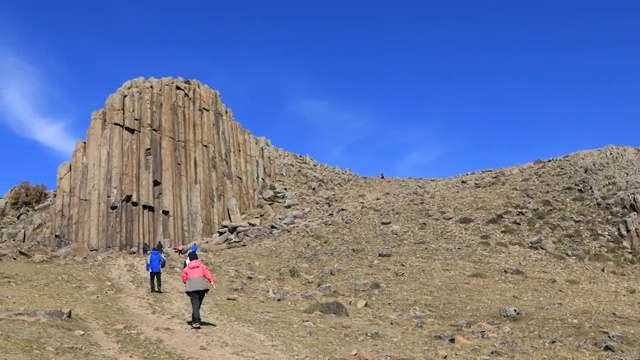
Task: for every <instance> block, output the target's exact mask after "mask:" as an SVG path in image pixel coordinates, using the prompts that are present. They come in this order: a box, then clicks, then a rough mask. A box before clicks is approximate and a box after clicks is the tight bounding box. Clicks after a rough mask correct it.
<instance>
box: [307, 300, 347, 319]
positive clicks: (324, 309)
mask: <svg viewBox="0 0 640 360" xmlns="http://www.w3.org/2000/svg"><path fill="white" fill-rule="evenodd" d="M304 312H305V313H307V314H311V313H315V312H319V313H321V314H324V315H335V316H349V311H348V310H347V307H346V306H344V304H343V303H341V302H340V301H328V302H321V303H315V304H312V305H311V306H309V307H307V308H306V309H305V311H304Z"/></svg>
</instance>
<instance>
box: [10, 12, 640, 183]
mask: <svg viewBox="0 0 640 360" xmlns="http://www.w3.org/2000/svg"><path fill="white" fill-rule="evenodd" d="M638 19H640V2H638V1H635V0H630V1H615V0H612V1H572V0H571V1H570V0H563V1H524V0H523V1H512V0H509V1H507V0H505V1H477V0H473V1H472V0H467V1H465V0H459V1H447V2H445V1H424V2H418V1H403V0H397V1H391V2H382V1H367V2H365V1H333V0H323V1H315V0H307V1H258V0H253V1H248V0H247V1H242V0H236V1H219V2H218V1H216V2H214V1H190V2H186V1H185V2H177V1H164V0H154V1H136V0H128V1H125V0H111V1H100V2H93V1H85V2H76V1H43V0H41V1H34V0H6V1H2V2H0V85H1V87H0V162H1V163H2V165H3V170H2V172H1V173H2V175H1V176H0V193H4V192H5V191H6V190H8V189H9V188H10V187H11V186H12V185H14V184H16V183H18V182H20V181H22V180H29V181H32V182H37V183H45V184H47V185H48V186H49V187H54V186H55V179H56V171H57V167H58V165H59V164H60V163H61V162H62V161H65V160H67V159H69V158H70V154H71V148H72V147H73V145H74V143H75V141H76V140H78V139H82V138H84V137H85V134H86V130H87V128H88V122H89V118H90V114H91V112H92V111H93V110H96V109H99V108H101V107H102V106H103V105H104V101H105V99H106V97H107V96H108V95H109V94H110V93H112V92H113V91H115V90H116V89H117V88H118V87H119V86H120V85H121V84H122V83H124V82H125V81H126V80H128V79H131V78H134V77H138V76H145V77H149V76H155V77H162V76H183V77H186V78H196V79H199V80H201V81H203V82H205V83H207V84H209V85H210V86H211V87H213V88H216V89H219V90H220V91H221V92H222V96H223V101H224V102H225V103H226V104H227V105H228V106H229V107H231V108H233V110H234V113H235V114H236V117H237V119H238V121H240V122H241V123H242V124H243V126H244V127H246V128H248V129H249V130H251V131H252V132H253V133H254V134H256V135H260V136H266V137H268V138H270V139H272V142H273V143H274V144H275V145H277V146H279V147H282V148H285V149H287V150H290V151H293V152H297V153H307V154H310V155H311V156H312V157H313V158H315V159H317V160H319V161H322V162H326V163H329V164H332V165H338V166H340V167H341V168H350V169H351V170H352V171H354V172H355V173H358V174H362V175H377V174H379V173H380V172H385V174H387V175H388V176H403V177H404V176H415V177H445V176H452V175H455V174H458V173H462V172H468V171H475V170H480V169H484V168H497V167H503V166H510V165H516V164H520V163H524V162H529V161H533V160H535V159H537V158H548V157H553V156H557V155H564V154H567V153H570V152H574V151H577V150H581V149H589V148H597V147H602V146H604V145H607V144H619V145H632V146H638V145H639V143H640V136H638V134H639V133H640V131H639V130H640V121H638V120H640V66H638V64H639V63H640V26H638Z"/></svg>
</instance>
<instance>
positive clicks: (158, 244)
mask: <svg viewBox="0 0 640 360" xmlns="http://www.w3.org/2000/svg"><path fill="white" fill-rule="evenodd" d="M156 249H158V251H160V252H161V253H164V251H162V249H164V245H162V242H161V241H159V240H158V243H157V244H156Z"/></svg>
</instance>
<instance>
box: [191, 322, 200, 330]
mask: <svg viewBox="0 0 640 360" xmlns="http://www.w3.org/2000/svg"><path fill="white" fill-rule="evenodd" d="M191 327H192V328H194V329H200V323H193V324H191Z"/></svg>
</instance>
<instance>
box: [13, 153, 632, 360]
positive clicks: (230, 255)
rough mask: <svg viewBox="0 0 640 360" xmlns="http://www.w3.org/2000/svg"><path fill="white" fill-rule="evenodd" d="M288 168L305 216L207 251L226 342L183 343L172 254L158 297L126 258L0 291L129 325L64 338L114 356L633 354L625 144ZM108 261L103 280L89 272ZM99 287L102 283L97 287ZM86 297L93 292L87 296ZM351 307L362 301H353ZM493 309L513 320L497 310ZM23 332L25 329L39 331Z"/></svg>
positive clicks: (287, 180)
mask: <svg viewBox="0 0 640 360" xmlns="http://www.w3.org/2000/svg"><path fill="white" fill-rule="evenodd" d="M289 165H290V166H289V167H288V168H287V169H286V171H285V175H284V176H283V177H282V178H280V179H276V180H277V182H278V183H279V184H282V185H283V186H286V187H287V188H289V189H290V193H291V197H293V198H295V199H296V200H298V202H299V205H297V206H296V207H294V209H293V210H302V209H307V210H308V212H306V215H305V216H304V218H303V219H302V220H300V221H299V222H298V223H297V224H296V225H295V226H293V227H292V228H291V231H289V232H286V231H285V232H281V233H279V234H274V235H270V236H266V237H265V238H262V239H256V240H255V241H254V242H253V243H252V244H251V245H250V246H247V247H244V248H237V249H232V250H225V251H221V252H217V253H208V254H205V255H204V256H203V258H204V259H205V261H206V262H207V263H209V264H210V265H211V267H212V270H213V271H214V274H215V275H216V276H217V278H218V280H219V284H218V289H217V290H216V291H214V292H212V293H211V295H210V296H209V297H208V298H207V300H205V313H206V315H207V316H210V317H211V318H212V319H214V320H215V322H216V323H217V324H218V327H216V328H215V330H214V331H215V334H216V335H215V337H216V341H217V340H219V339H222V341H218V342H217V343H211V341H212V340H211V338H210V337H209V336H207V335H198V336H199V337H196V338H193V339H192V338H191V337H190V336H192V335H188V334H189V333H187V332H186V331H188V330H185V329H183V328H182V327H183V326H184V325H183V322H184V321H185V320H186V319H187V318H188V314H189V308H188V302H187V299H186V297H185V296H184V294H182V293H181V291H182V290H181V286H182V285H181V283H180V281H179V277H178V274H179V269H174V268H173V266H175V265H177V264H179V261H176V262H175V263H173V261H174V260H170V266H169V267H168V268H167V271H166V276H165V284H166V286H167V289H168V290H169V292H168V293H167V294H163V297H152V296H150V295H149V294H148V293H147V292H146V287H147V279H146V276H145V274H144V271H143V270H142V266H143V260H141V259H139V258H137V259H135V260H134V258H126V259H117V260H105V262H103V263H99V264H93V265H86V264H82V263H71V264H69V265H66V267H51V268H46V266H49V265H41V266H44V267H43V268H37V267H35V268H34V269H40V270H37V271H45V270H46V271H45V272H43V273H42V274H45V273H46V274H48V272H49V271H50V272H51V274H57V275H50V277H43V279H49V280H36V279H37V276H35V275H34V274H32V275H29V276H32V278H30V279H31V280H30V281H40V282H41V283H45V282H46V283H47V284H52V285H53V286H50V287H48V288H42V287H33V286H29V285H27V284H28V282H25V284H22V283H20V284H16V285H11V286H9V285H6V286H5V285H2V286H4V287H3V288H1V289H2V294H4V293H7V291H14V293H15V294H17V295H19V296H20V298H21V299H23V300H21V301H23V302H24V303H25V304H29V305H31V306H45V305H46V304H45V303H40V302H41V301H45V300H43V298H44V297H45V294H54V295H53V296H52V297H53V298H56V299H57V300H56V301H55V303H56V304H60V303H61V302H62V303H74V304H76V305H75V306H76V307H78V309H79V310H78V311H79V313H80V319H79V320H78V322H77V323H70V324H77V325H74V326H77V327H78V329H83V328H82V326H85V328H87V329H89V330H87V332H88V334H90V335H91V332H92V331H94V332H95V330H91V329H95V327H94V328H90V327H89V325H90V324H102V325H100V327H99V328H101V329H112V327H113V326H115V325H117V324H119V323H121V324H127V327H126V329H134V328H135V329H137V330H133V331H138V333H137V334H138V335H136V336H129V335H128V336H122V334H121V333H122V331H120V333H118V332H112V331H111V330H105V332H104V334H103V336H98V337H94V338H93V339H94V342H95V343H91V342H90V341H89V340H85V338H81V339H80V338H73V337H71V338H72V339H75V340H78V341H88V342H87V343H86V348H88V349H101V351H102V353H105V351H106V350H105V348H104V347H99V346H103V344H104V343H105V342H108V341H112V342H115V343H116V344H117V346H116V350H117V352H119V353H120V354H121V353H131V354H135V355H137V356H139V357H140V358H151V355H149V354H151V351H152V349H167V350H173V351H175V352H180V349H181V343H182V342H184V341H197V342H199V343H202V344H205V345H203V347H204V348H205V350H202V353H199V352H198V350H197V349H196V350H193V352H192V353H190V354H189V356H190V357H191V356H200V355H198V354H202V355H205V354H216V356H217V358H220V359H226V358H229V359H236V358H239V357H234V356H239V355H237V353H238V352H240V353H243V356H245V357H249V358H254V359H281V358H295V359H326V358H330V359H331V358H343V359H344V358H348V356H349V354H350V353H352V351H353V350H354V349H357V350H362V349H371V350H373V351H375V352H377V353H386V354H396V355H397V356H398V358H405V359H424V358H429V359H430V358H443V357H444V356H445V355H446V356H447V358H449V359H450V358H453V359H479V358H487V357H489V358H493V357H500V356H502V357H503V358H509V359H542V358H549V359H616V358H617V359H634V357H633V354H634V351H636V352H637V351H638V350H637V349H640V337H639V336H638V334H637V332H638V329H640V307H638V305H639V304H640V294H638V292H637V290H638V289H637V288H638V284H637V278H638V276H639V275H640V269H639V268H638V265H637V264H636V263H637V259H638V249H634V247H633V246H631V244H629V242H628V241H627V240H626V239H624V238H622V237H621V236H620V234H619V232H618V229H619V224H620V222H621V220H622V219H623V218H624V217H626V216H627V215H628V214H629V213H630V211H632V209H631V208H630V207H629V205H628V204H625V201H624V199H625V198H627V197H628V196H629V195H633V194H638V193H640V178H639V177H638V176H637V175H636V174H638V173H640V151H639V150H638V149H631V148H612V147H608V148H604V149H600V150H597V151H593V152H581V153H577V154H573V155H571V156H567V157H564V158H560V159H555V160H553V161H536V163H535V164H534V163H531V164H527V165H524V166H521V167H514V168H509V169H500V170H495V171H489V170H488V171H483V172H478V173H474V174H466V175H463V176H459V177H456V178H452V179H439V180H416V179H389V178H387V179H375V178H359V177H356V176H353V175H349V174H347V173H342V172H336V171H331V170H328V169H327V168H326V167H320V166H317V165H315V164H313V163H310V162H307V161H304V160H302V159H300V160H299V161H298V162H292V163H291V164H289ZM274 209H275V211H276V212H278V213H282V212H286V211H291V209H284V208H282V207H279V206H278V205H275V206H274ZM535 239H538V240H535ZM534 240H535V241H534ZM2 266H3V269H6V268H5V267H4V266H5V265H2ZM33 266H34V265H29V266H26V265H25V266H24V271H25V272H26V273H28V272H29V271H36V270H33V269H32V268H31V267H33ZM92 266H93V267H92ZM43 269H44V270H43ZM105 269H109V271H106V272H109V274H100V273H97V271H104V270H105ZM7 271H8V270H7ZM14 271H15V270H14ZM20 271H23V270H20ZM72 273H79V274H83V275H81V276H80V278H79V279H74V278H73V277H72V276H71V275H70V274H72ZM107 275H109V279H111V280H105V279H104V278H103V277H104V276H107ZM42 276H44V275H42ZM65 276H66V277H65ZM84 276H90V278H83V277H84ZM105 281H111V282H113V284H115V285H109V286H106V285H100V284H105ZM74 284H75V285H74ZM87 284H94V285H92V286H93V287H90V286H89V285H87ZM96 284H97V285H96ZM78 289H80V290H83V291H82V292H77V291H75V290H78ZM109 289H112V291H114V292H115V293H113V294H111V295H110V294H109V293H108V291H110V290H109ZM270 290H271V291H270ZM74 291H75V292H74ZM105 291H107V293H105ZM270 293H271V294H275V293H284V298H283V299H281V301H277V300H276V299H275V298H273V297H272V296H270ZM37 294H39V295H37ZM94 294H95V295H98V294H101V295H102V296H103V297H102V298H101V299H102V300H101V301H100V302H99V303H98V304H94V302H95V300H92V298H91V297H92V296H94ZM32 295H33V296H32ZM228 295H236V296H237V298H236V297H235V296H228ZM227 298H229V299H234V300H227ZM330 300H338V301H341V302H343V303H344V304H345V305H346V306H347V309H348V312H349V316H348V317H336V316H327V315H319V314H309V313H307V312H305V309H307V308H308V307H309V306H310V305H312V304H314V302H316V301H330ZM361 300H366V306H364V307H358V306H356V305H357V304H358V302H360V304H361V305H362V302H361ZM46 301H51V299H47V300H46ZM100 304H102V305H100ZM503 307H516V308H518V309H519V310H520V311H521V312H522V315H521V316H520V317H519V318H518V319H507V318H504V317H503V316H502V315H501V314H500V309H501V308H503ZM74 321H75V320H74ZM83 324H85V325H83ZM87 324H88V325H87ZM137 324H142V325H140V326H139V327H137V328H136V327H130V326H133V325H137ZM34 326H35V325H34ZM40 326H41V325H37V327H38V328H40ZM42 326H44V325H42ZM46 326H54V325H46ZM55 326H63V325H55ZM64 326H67V327H69V326H71V325H68V324H67V325H64ZM28 329H29V328H28V327H27V328H25V330H24V331H21V332H20V333H22V332H24V334H27V335H20V336H21V338H25V337H29V336H31V337H34V338H35V336H34V335H28V334H29V331H31V330H28ZM52 329H53V328H52ZM56 329H57V328H56ZM62 329H63V330H56V331H59V332H60V333H61V334H64V333H65V331H66V333H67V335H68V332H69V331H72V330H74V329H75V328H68V329H67V330H64V329H65V328H62ZM163 329H164V330H163ZM604 330H606V331H610V332H614V333H619V334H622V335H624V337H623V338H622V339H620V337H619V336H618V339H617V342H616V344H615V346H614V348H613V349H611V350H615V352H611V351H605V350H603V349H601V348H599V347H598V346H596V344H597V342H598V341H599V340H601V339H602V338H603V336H605V333H604V332H603V331H604ZM33 331H35V330H33ZM38 331H40V330H38ZM41 331H50V332H52V331H53V330H41ZM3 333H4V331H3ZM258 333H259V334H263V335H265V336H266V337H267V338H268V339H271V344H270V345H268V344H269V341H268V340H266V339H263V338H260V337H259V335H258ZM32 334H35V332H34V333H32ZM202 334H207V333H202ZM456 336H457V337H456ZM5 337H6V336H5ZM3 339H4V338H3ZM62 339H63V337H62V336H60V341H63V340H62ZM65 339H69V337H68V336H67V337H65ZM95 339H98V340H95ZM144 339H146V340H144ZM150 339H160V340H161V341H162V342H161V343H159V344H157V345H156V344H154V345H150V344H152V343H150V341H151V340H150ZM180 339H185V340H180ZM258 339H260V340H258ZM449 339H456V340H455V341H453V343H452V342H451V341H449ZM3 341H4V340H3ZM220 344H222V345H220ZM267 345H268V346H267ZM29 346H32V345H28V344H27V343H26V342H25V343H24V344H22V343H19V344H17V345H16V344H14V343H12V342H10V341H7V345H4V344H3V347H7V348H8V349H12V350H11V351H13V352H14V353H18V351H19V350H21V349H22V350H24V349H26V350H28V351H33V349H32V348H30V347H29ZM107 348H108V347H107ZM189 348H191V347H189ZM273 348H277V349H279V352H274V351H271V350H269V349H273ZM56 349H59V350H57V351H62V350H61V349H62V347H58V348H56ZM225 349H226V350H225ZM116 350H112V352H111V353H112V354H113V353H114V352H113V351H116ZM73 351H77V353H74V354H73V355H76V356H78V357H77V358H82V356H84V353H82V352H81V350H73ZM95 351H98V350H95ZM221 351H222V352H221ZM282 353H285V354H288V355H289V356H284V355H281V354H282ZM116 355H117V354H116ZM69 356H71V355H69ZM153 356H156V358H159V356H161V355H159V354H155V355H153ZM171 356H173V355H165V358H172V357H171ZM175 356H177V355H175ZM116 357H117V356H116Z"/></svg>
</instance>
